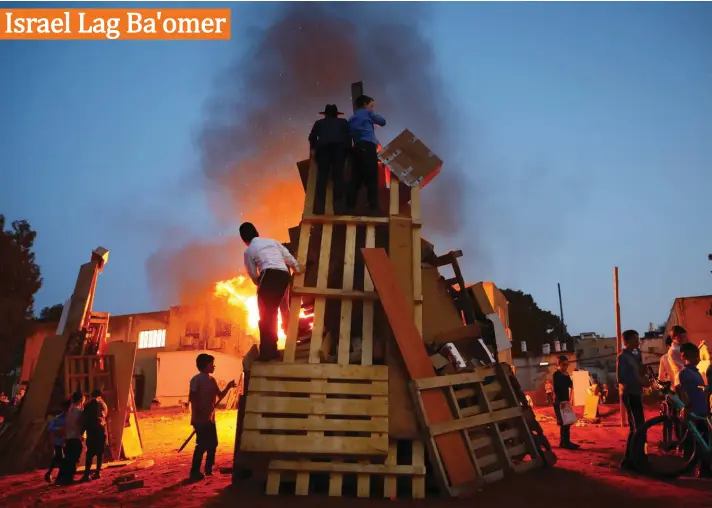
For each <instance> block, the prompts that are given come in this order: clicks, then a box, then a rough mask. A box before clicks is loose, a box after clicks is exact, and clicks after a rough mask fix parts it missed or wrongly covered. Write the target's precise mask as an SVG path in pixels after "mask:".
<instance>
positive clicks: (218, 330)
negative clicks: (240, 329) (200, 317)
mask: <svg viewBox="0 0 712 508" xmlns="http://www.w3.org/2000/svg"><path fill="white" fill-rule="evenodd" d="M215 336H216V337H232V323H231V322H230V321H228V320H226V319H216V320H215Z"/></svg>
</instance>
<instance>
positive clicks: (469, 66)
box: [0, 2, 712, 334]
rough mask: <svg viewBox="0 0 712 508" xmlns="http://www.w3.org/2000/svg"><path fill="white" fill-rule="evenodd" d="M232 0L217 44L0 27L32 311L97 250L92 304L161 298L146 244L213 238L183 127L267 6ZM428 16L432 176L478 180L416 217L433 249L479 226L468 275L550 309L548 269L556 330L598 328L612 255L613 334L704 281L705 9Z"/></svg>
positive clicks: (15, 211)
mask: <svg viewBox="0 0 712 508" xmlns="http://www.w3.org/2000/svg"><path fill="white" fill-rule="evenodd" d="M232 8H233V14H232V19H233V27H232V31H233V41H231V42H220V41H216V42H205V41H203V42H134V41H119V42H109V41H106V42H105V41H98V42H0V62H2V83H3V86H2V93H0V116H1V117H2V119H3V121H2V123H1V124H0V150H1V152H2V153H3V155H4V157H3V161H2V170H1V171H2V185H0V213H3V214H5V216H6V217H7V218H8V219H10V220H13V219H27V220H29V221H30V223H31V224H32V226H33V227H34V228H35V229H36V230H37V231H38V239H37V243H36V250H37V259H38V262H39V264H40V265H41V268H42V273H43V276H44V286H43V288H42V289H41V291H40V293H39V294H38V296H37V303H36V307H37V309H39V308H41V307H42V306H44V305H51V304H54V303H57V302H60V301H63V300H64V299H66V298H67V297H68V296H69V294H70V293H71V291H72V289H73V284H74V281H75V278H76V274H77V270H78V267H79V265H80V264H81V263H83V262H85V261H86V260H87V259H88V255H89V253H90V251H91V249H92V248H94V247H96V246H97V245H104V246H106V247H107V248H109V249H110V250H111V256H112V257H111V259H110V261H109V264H108V265H107V269H106V271H105V273H104V274H103V275H102V276H101V279H100V283H99V287H98V291H97V299H96V303H95V308H96V309H97V310H102V311H108V312H111V313H114V314H121V313H128V312H142V311H149V310H154V309H155V308H157V307H159V306H160V305H161V304H162V303H163V302H158V301H157V300H156V296H155V290H154V289H152V288H151V287H150V284H149V282H148V277H147V274H146V260H147V259H148V258H149V257H150V256H151V255H152V254H154V253H155V252H156V251H159V250H161V249H163V248H165V245H166V244H167V242H170V241H171V240H173V239H175V238H177V237H186V238H188V237H191V238H202V239H211V238H215V237H217V236H220V235H221V234H223V233H224V228H225V225H224V223H220V222H218V221H216V220H215V218H214V216H213V214H212V213H211V209H210V206H209V203H208V201H209V199H210V197H209V196H210V195H209V194H208V193H206V191H205V189H204V186H203V185H202V183H201V182H199V181H198V180H197V177H196V173H197V172H196V166H197V164H198V163H199V155H198V152H197V150H196V148H195V144H194V138H195V134H196V131H197V130H198V129H199V127H200V125H201V121H202V119H203V108H204V104H205V101H206V100H207V98H208V97H209V96H210V94H211V92H212V90H213V89H214V86H215V79H216V76H217V75H218V74H219V73H220V71H221V70H223V69H224V68H225V67H226V66H228V65H229V64H230V63H231V62H232V61H233V60H234V59H235V58H236V57H239V56H240V51H241V48H243V47H245V48H246V47H247V44H249V42H250V37H251V35H253V34H254V32H251V30H252V29H253V28H254V27H255V26H260V25H262V24H264V23H265V19H266V17H268V16H269V13H270V12H271V11H272V10H273V9H275V8H277V7H276V6H274V5H266V6H265V5H264V4H263V5H261V6H257V5H254V4H235V5H232ZM431 10H432V16H430V17H429V18H428V19H426V20H424V21H423V23H422V29H423V31H424V32H425V34H426V35H427V36H428V38H430V39H431V40H432V43H433V46H434V49H435V53H436V57H437V66H438V69H439V72H440V75H441V79H442V81H443V83H444V85H445V86H446V87H447V92H448V93H447V95H448V96H449V97H450V102H451V105H454V106H456V108H457V110H458V111H459V115H458V118H459V119H458V122H459V123H460V126H459V127H460V129H459V131H458V132H459V133H460V134H459V136H461V138H462V139H457V140H455V143H454V144H455V148H454V149H453V153H451V154H441V156H442V158H443V159H444V160H445V161H446V166H445V167H444V169H443V171H446V170H447V160H448V159H452V160H457V161H458V162H459V163H460V165H461V166H463V167H465V168H467V169H466V170H467V172H468V174H467V175H463V179H462V182H463V185H467V186H468V190H469V191H471V195H472V199H471V203H469V204H468V210H467V211H468V213H467V214H465V216H464V217H463V218H462V224H461V234H460V235H459V237H460V238H439V237H438V236H437V231H433V229H432V228H431V230H430V231H429V236H433V237H435V238H436V239H437V247H438V250H439V251H445V250H447V249H451V248H452V249H456V248H459V247H460V245H458V241H460V240H461V237H462V236H463V235H464V236H472V237H475V238H476V239H477V247H476V249H475V250H474V251H472V252H470V255H469V257H468V252H467V251H466V252H465V258H464V259H463V265H464V269H465V275H466V278H468V279H469V280H470V281H473V282H474V281H477V280H493V281H494V282H495V283H496V284H498V285H499V286H500V287H512V288H518V289H522V290H524V291H525V292H529V293H532V295H533V296H534V298H535V300H536V301H537V302H538V303H539V304H540V306H542V307H544V308H548V309H551V310H552V311H556V312H558V300H557V291H556V283H557V282H560V283H561V286H562V292H563V298H564V312H565V317H566V321H567V324H568V325H569V330H570V332H571V333H578V332H584V331H596V332H599V333H606V334H612V333H613V331H614V314H613V284H612V282H613V281H612V273H613V266H614V265H617V266H619V268H620V285H621V309H622V320H623V326H624V327H626V328H628V327H634V328H638V329H641V330H642V329H646V328H647V325H648V322H650V321H653V322H655V323H660V322H662V321H664V319H665V318H666V317H667V314H668V311H669V308H670V305H671V303H672V301H673V299H674V298H675V297H676V296H690V295H697V294H708V293H711V292H712V275H711V274H710V273H709V272H710V270H712V263H709V262H708V261H707V254H708V253H710V252H712V234H710V233H711V232H712V229H711V227H710V219H712V205H711V204H710V199H709V196H710V189H712V31H710V30H709V26H710V24H711V23H712V5H709V4H701V3H700V4H685V3H664V4H663V3H656V4H643V3H625V4H623V3H607V2H606V3H591V4H563V3H547V4H530V3H526V4H524V3H491V4H485V3H470V4H462V3H457V4H455V3H451V4H435V5H433V6H432V7H431ZM319 106H321V104H319ZM379 107H381V108H383V109H384V110H387V105H386V104H379ZM388 113H389V115H390V118H393V117H397V114H398V112H397V111H389V112H388ZM308 127H309V126H307V125H305V129H308ZM424 192H427V188H426V190H425V191H424ZM426 232H428V231H427V230H426ZM235 264H236V269H238V268H240V267H241V264H242V261H241V256H239V255H238V253H236V254H235ZM173 303H178V302H173Z"/></svg>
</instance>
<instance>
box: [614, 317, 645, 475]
mask: <svg viewBox="0 0 712 508" xmlns="http://www.w3.org/2000/svg"><path fill="white" fill-rule="evenodd" d="M639 345H640V336H639V335H638V332H636V331H635V330H626V331H625V332H623V351H622V352H621V354H619V355H618V360H617V361H618V385H619V387H620V388H619V390H620V395H621V397H622V399H623V405H624V406H625V409H626V411H627V413H628V429H629V430H628V440H627V441H626V446H625V457H624V458H623V462H622V463H621V468H623V469H631V470H632V469H635V464H636V463H637V461H636V460H634V457H638V458H640V456H641V455H642V454H644V453H645V452H644V450H643V449H642V448H641V449H636V450H634V449H633V436H634V435H635V431H636V430H637V429H639V428H640V427H641V425H643V424H644V423H645V413H644V411H643V387H644V386H647V385H648V380H647V379H646V378H645V377H644V376H643V375H642V373H641V363H640V357H639V356H636V355H635V354H634V351H635V350H637V349H638V346H639ZM641 446H642V443H641Z"/></svg>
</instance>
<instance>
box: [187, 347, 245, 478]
mask: <svg viewBox="0 0 712 508" xmlns="http://www.w3.org/2000/svg"><path fill="white" fill-rule="evenodd" d="M195 364H196V366H197V367H198V370H199V371H200V373H199V374H196V375H195V376H193V379H191V380H190V395H189V400H190V410H191V418H190V424H191V425H192V426H193V428H194V429H195V452H193V463H192V465H191V468H190V479H191V480H194V481H195V480H202V479H203V478H204V477H205V475H204V474H203V473H201V472H200V464H201V463H202V462H203V455H206V454H207V456H206V458H205V474H206V475H208V476H212V474H213V463H214V462H215V451H216V450H217V447H218V431H217V428H216V427H215V403H216V402H217V401H218V399H221V398H223V397H224V396H225V394H227V392H228V391H229V390H230V389H231V388H233V387H234V386H235V381H234V380H233V381H230V382H229V383H228V384H227V386H226V387H225V390H223V391H222V392H221V391H220V388H219V387H218V383H217V381H215V378H214V377H213V376H211V374H212V373H213V372H215V357H214V356H212V355H209V354H206V353H201V354H199V355H198V357H197V358H196V359H195Z"/></svg>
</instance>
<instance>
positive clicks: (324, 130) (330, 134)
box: [309, 117, 351, 150]
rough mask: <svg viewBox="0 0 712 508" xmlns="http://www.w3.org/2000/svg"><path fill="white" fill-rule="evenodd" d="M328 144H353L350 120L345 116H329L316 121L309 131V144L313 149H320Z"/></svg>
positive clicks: (346, 145)
mask: <svg viewBox="0 0 712 508" xmlns="http://www.w3.org/2000/svg"><path fill="white" fill-rule="evenodd" d="M327 145H343V146H344V147H345V148H346V147H349V146H351V134H350V133H349V122H348V121H346V119H345V118H339V117H327V118H322V119H321V120H317V121H316V122H314V127H312V130H311V133H309V146H310V147H311V149H312V150H318V149H319V148H322V147H324V146H327Z"/></svg>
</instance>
